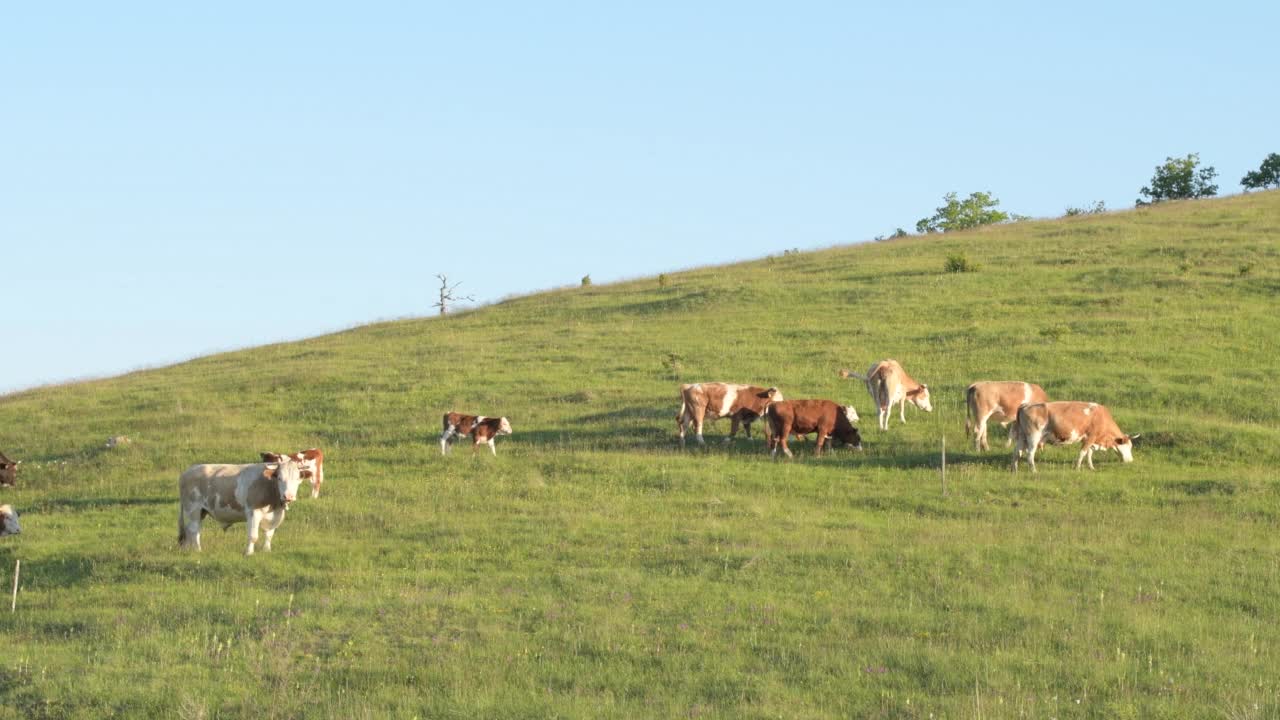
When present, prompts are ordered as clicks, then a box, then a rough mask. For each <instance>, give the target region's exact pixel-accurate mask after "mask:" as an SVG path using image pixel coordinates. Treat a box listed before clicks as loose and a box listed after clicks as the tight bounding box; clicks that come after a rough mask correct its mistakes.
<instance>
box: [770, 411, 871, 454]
mask: <svg viewBox="0 0 1280 720" xmlns="http://www.w3.org/2000/svg"><path fill="white" fill-rule="evenodd" d="M765 417H766V418H768V422H769V438H768V443H767V444H768V447H769V454H770V455H771V456H775V455H777V454H778V446H779V445H781V446H782V452H783V453H785V454H786V456H787V457H791V448H789V447H787V438H788V437H790V436H791V434H792V433H795V434H796V435H808V434H809V433H817V434H818V444H817V445H816V446H815V447H814V451H813V454H814V455H821V454H822V446H823V444H824V443H825V442H826V440H827V438H828V437H834V438H835V439H837V440H839V441H840V442H842V443H844V444H845V445H852V446H853V448H854V449H855V450H861V449H862V436H861V435H859V434H858V428H856V427H854V426H853V424H854V423H855V422H857V421H858V412H857V411H856V410H854V409H853V406H852V405H840V404H838V403H836V402H833V401H831V400H783V401H781V402H776V403H773V404H772V405H770V406H769V407H768V409H767V410H765Z"/></svg>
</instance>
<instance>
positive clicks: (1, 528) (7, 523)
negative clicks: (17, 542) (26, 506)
mask: <svg viewBox="0 0 1280 720" xmlns="http://www.w3.org/2000/svg"><path fill="white" fill-rule="evenodd" d="M20 532H22V526H21V525H19V524H18V511H17V510H14V509H13V507H12V506H9V505H0V537H3V536H5V535H17V534H18V533H20Z"/></svg>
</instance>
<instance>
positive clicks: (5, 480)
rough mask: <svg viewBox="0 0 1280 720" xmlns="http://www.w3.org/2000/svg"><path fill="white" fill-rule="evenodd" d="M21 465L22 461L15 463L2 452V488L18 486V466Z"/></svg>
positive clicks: (0, 466) (0, 477) (0, 478)
mask: <svg viewBox="0 0 1280 720" xmlns="http://www.w3.org/2000/svg"><path fill="white" fill-rule="evenodd" d="M21 464H22V461H21V460H19V461H17V462H14V461H13V460H10V459H9V458H7V457H5V454H4V453H2V452H0V486H8V487H13V486H14V485H17V484H18V466H19V465H21Z"/></svg>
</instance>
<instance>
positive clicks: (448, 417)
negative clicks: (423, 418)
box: [440, 412, 511, 457]
mask: <svg viewBox="0 0 1280 720" xmlns="http://www.w3.org/2000/svg"><path fill="white" fill-rule="evenodd" d="M442 424H443V428H442V430H443V431H442V432H441V433H440V454H441V455H448V454H449V448H450V447H452V446H453V441H454V440H457V439H458V438H460V437H462V436H463V435H470V436H471V441H472V442H471V452H475V451H476V448H477V447H480V446H481V445H486V444H487V445H488V446H489V452H491V453H493V455H494V457H497V456H498V450H497V449H496V448H495V447H494V446H493V441H494V440H495V439H496V438H497V437H498V436H499V435H510V434H511V423H510V422H508V421H507V419H506V418H504V417H497V418H491V417H485V416H484V415H463V414H462V413H456V412H448V413H445V414H444V419H443V423H442Z"/></svg>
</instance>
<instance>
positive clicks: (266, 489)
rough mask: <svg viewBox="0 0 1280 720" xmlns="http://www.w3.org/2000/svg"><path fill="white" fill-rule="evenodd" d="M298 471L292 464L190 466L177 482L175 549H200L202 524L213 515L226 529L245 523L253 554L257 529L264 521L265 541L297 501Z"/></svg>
mask: <svg viewBox="0 0 1280 720" xmlns="http://www.w3.org/2000/svg"><path fill="white" fill-rule="evenodd" d="M301 483H302V466H301V465H300V464H299V463H297V462H295V461H293V460H285V461H284V462H281V463H252V464H249V465H218V464H213V465H192V466H191V467H189V468H187V469H186V470H185V471H184V472H183V473H182V475H181V476H179V477H178V544H179V545H181V546H183V547H195V549H196V550H199V549H200V523H201V521H202V520H204V516H206V515H211V516H213V519H214V520H217V521H218V522H220V523H222V529H223V530H226V529H227V528H228V527H230V526H231V525H232V524H234V523H237V522H240V521H241V520H244V521H245V522H247V523H249V546H248V548H246V549H245V551H244V554H245V555H252V554H253V546H254V544H255V543H257V542H258V527H259V526H260V525H262V523H263V520H266V536H267V537H266V542H264V543H263V545H262V549H263V550H265V551H267V552H270V551H271V537H272V536H273V535H275V532H276V528H278V527H280V523H282V522H284V514H285V511H286V510H288V509H289V503H292V502H293V501H294V500H296V499H297V497H298V485H300V484H301Z"/></svg>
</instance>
